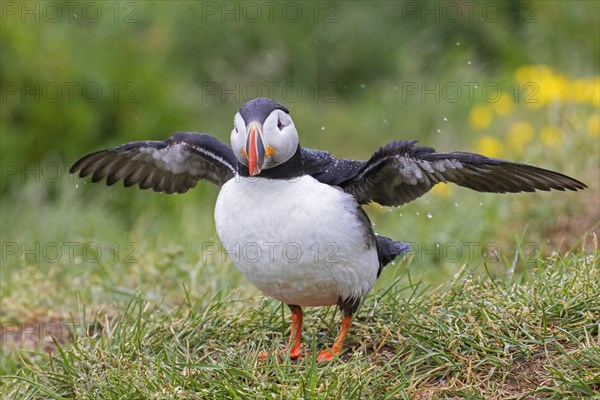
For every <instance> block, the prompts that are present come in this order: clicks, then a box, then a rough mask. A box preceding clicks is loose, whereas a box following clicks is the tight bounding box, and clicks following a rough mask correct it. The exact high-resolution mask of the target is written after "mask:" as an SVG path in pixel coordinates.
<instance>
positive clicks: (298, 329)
mask: <svg viewBox="0 0 600 400" xmlns="http://www.w3.org/2000/svg"><path fill="white" fill-rule="evenodd" d="M289 307H290V310H292V327H291V328H290V342H289V344H288V348H289V352H290V358H291V359H295V358H298V357H300V353H301V352H302V351H301V348H300V347H301V343H302V307H300V306H293V305H291V306H289Z"/></svg>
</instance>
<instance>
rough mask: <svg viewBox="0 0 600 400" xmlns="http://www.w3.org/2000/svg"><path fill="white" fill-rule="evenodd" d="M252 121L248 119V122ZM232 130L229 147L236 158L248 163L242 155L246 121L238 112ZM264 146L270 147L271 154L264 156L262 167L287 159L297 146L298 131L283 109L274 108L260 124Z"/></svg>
mask: <svg viewBox="0 0 600 400" xmlns="http://www.w3.org/2000/svg"><path fill="white" fill-rule="evenodd" d="M250 122H252V121H248V123H250ZM233 124H234V127H233V130H232V131H231V148H232V150H233V154H235V157H236V158H237V160H238V161H239V162H240V163H241V164H243V165H246V166H247V165H248V159H247V158H246V156H244V153H243V150H244V148H245V147H246V136H247V134H248V132H247V129H246V123H245V121H244V119H243V118H242V116H241V115H240V113H239V112H238V113H236V114H235V117H234V120H233ZM262 129H263V138H264V147H265V149H269V148H271V149H272V151H273V154H272V155H270V156H265V165H264V166H263V169H267V168H273V167H275V166H277V165H280V164H283V163H284V162H286V161H287V160H289V159H290V158H291V157H292V156H293V155H294V153H295V152H296V149H297V148H298V143H299V139H298V131H297V130H296V126H295V125H294V121H292V118H291V117H290V115H289V114H287V113H286V112H285V111H283V110H279V109H277V110H274V111H273V112H272V113H271V114H269V116H268V117H267V119H266V120H265V121H264V124H263V125H262Z"/></svg>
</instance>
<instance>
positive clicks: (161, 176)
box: [70, 132, 237, 194]
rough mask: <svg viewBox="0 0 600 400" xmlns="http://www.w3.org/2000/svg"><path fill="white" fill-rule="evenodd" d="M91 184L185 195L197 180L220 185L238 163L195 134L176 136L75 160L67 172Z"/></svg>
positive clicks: (221, 145) (207, 137)
mask: <svg viewBox="0 0 600 400" xmlns="http://www.w3.org/2000/svg"><path fill="white" fill-rule="evenodd" d="M78 171H79V176H80V177H82V178H83V177H85V176H88V175H90V174H91V175H92V178H91V180H92V182H98V181H100V180H102V179H103V178H106V184H107V185H109V186H110V185H113V184H115V183H116V182H117V181H120V180H123V183H124V185H125V187H129V186H132V185H136V184H138V185H139V187H140V188H141V189H150V188H152V189H153V190H154V191H156V192H166V193H169V194H172V193H185V192H187V191H188V190H189V189H191V188H193V187H194V186H196V183H197V182H198V180H200V179H205V180H208V181H210V182H212V183H214V184H216V185H219V186H221V185H223V184H224V183H225V182H227V181H228V180H229V179H231V178H233V176H235V173H236V171H237V160H236V158H235V156H234V154H233V151H232V150H231V147H229V146H228V145H226V144H224V143H221V142H220V141H219V140H217V139H216V138H214V137H212V136H210V135H207V134H203V133H195V132H177V133H176V134H175V135H173V136H171V137H170V138H168V139H166V140H164V141H140V142H131V143H126V144H123V145H121V146H117V147H112V148H110V149H105V150H100V151H97V152H95V153H91V154H88V155H87V156H85V157H83V158H81V159H80V160H78V161H77V162H76V163H75V164H73V166H72V167H71V169H70V172H71V173H76V172H78Z"/></svg>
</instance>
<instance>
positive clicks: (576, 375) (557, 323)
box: [2, 238, 600, 399]
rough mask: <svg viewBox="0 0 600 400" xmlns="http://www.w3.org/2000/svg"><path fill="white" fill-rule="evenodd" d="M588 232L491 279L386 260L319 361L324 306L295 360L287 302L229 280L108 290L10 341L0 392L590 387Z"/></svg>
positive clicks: (282, 395)
mask: <svg viewBox="0 0 600 400" xmlns="http://www.w3.org/2000/svg"><path fill="white" fill-rule="evenodd" d="M592 239H594V243H593V247H594V251H592V252H590V253H588V254H585V253H577V252H574V253H568V254H563V255H561V254H558V253H556V254H554V255H553V256H552V257H550V258H547V259H544V260H540V261H539V262H536V263H531V262H530V263H527V264H525V265H524V266H523V268H525V270H524V271H523V273H521V274H514V275H508V276H504V277H500V278H498V277H492V276H490V275H488V274H486V273H485V270H484V271H483V272H475V271H473V269H472V268H471V267H464V268H462V269H461V270H460V271H459V272H458V273H457V274H456V275H455V276H454V278H453V279H451V280H449V281H448V282H446V283H444V284H442V285H440V286H438V287H435V288H432V287H428V286H427V282H425V281H419V282H416V281H414V280H412V279H411V276H410V272H407V270H406V263H405V262H404V263H399V264H398V265H396V266H392V267H391V269H390V270H391V272H393V273H397V272H398V271H404V272H400V274H399V275H398V276H397V277H396V279H395V280H394V281H392V282H391V283H388V284H386V285H380V286H379V287H378V289H377V290H375V291H374V293H372V294H370V295H369V296H368V297H367V298H366V300H365V302H364V303H363V305H362V306H361V308H360V310H359V311H358V314H357V317H356V319H355V322H354V324H353V327H352V330H351V332H350V335H349V338H348V340H347V346H346V350H345V352H344V353H343V354H342V356H341V359H338V360H335V361H334V362H332V363H331V364H317V363H316V362H315V356H316V354H317V353H318V351H319V350H321V349H322V348H324V347H325V346H327V345H330V344H331V343H332V341H333V339H334V338H335V335H336V333H337V329H338V324H339V320H340V315H339V312H337V311H336V309H335V308H333V307H331V308H321V309H308V312H307V313H306V319H305V327H306V330H305V333H304V351H305V354H304V357H302V358H301V359H300V360H298V361H290V360H289V359H288V358H286V357H285V356H283V355H277V354H280V353H279V351H280V350H281V349H282V348H283V347H284V346H285V344H286V342H287V336H288V332H287V329H288V325H289V321H288V318H289V315H288V314H289V312H288V310H287V308H284V307H282V306H281V305H280V304H279V303H277V302H275V301H273V300H271V299H267V298H265V297H260V296H258V295H257V293H256V292H255V291H254V290H252V289H251V288H249V284H247V283H246V284H242V285H240V287H239V288H237V289H236V288H220V287H218V285H213V284H211V282H205V284H204V285H201V290H200V287H198V285H197V284H196V283H192V286H194V287H196V288H195V289H193V290H191V289H189V288H187V287H186V286H185V285H183V286H181V282H177V283H175V282H166V283H165V286H167V287H168V288H169V289H170V290H169V295H167V296H164V297H162V298H161V297H160V296H156V295H155V294H154V293H152V290H151V289H150V290H145V291H144V292H138V293H126V292H122V291H121V290H120V289H118V288H114V289H113V290H114V294H115V298H116V299H117V300H116V304H113V305H112V306H109V307H107V308H104V309H93V310H90V309H89V308H87V306H83V305H82V306H81V309H80V310H79V311H77V312H74V313H72V316H71V317H70V318H68V319H66V320H63V325H64V326H67V325H69V326H70V325H72V326H74V327H76V328H77V329H70V330H69V333H70V334H72V335H73V336H72V337H70V338H68V340H60V339H59V340H57V341H56V342H55V343H48V342H47V341H48V340H49V339H47V338H45V339H43V340H42V342H45V341H46V343H39V344H38V346H37V348H38V351H37V352H36V351H31V350H29V351H28V350H26V349H23V348H21V349H20V350H10V349H9V346H7V345H6V344H5V346H4V347H5V350H4V352H5V356H6V357H4V358H3V359H4V361H3V362H2V373H3V374H4V377H3V383H2V389H3V393H5V396H6V397H7V398H15V399H32V398H90V399H91V398H115V399H116V398H157V399H158V398H161V399H163V398H198V399H200V398H203V399H204V398H218V399H220V398H240V399H245V398H269V399H289V398H328V399H329V398H332V399H347V398H413V399H420V398H423V399H426V398H485V399H508V398H557V399H559V398H560V399H563V398H569V397H573V398H581V397H592V396H594V395H595V396H597V395H598V393H600V333H599V331H598V328H599V325H600V296H599V295H598V294H599V293H600V254H599V253H598V251H597V243H596V242H595V238H592ZM179 261H180V260H178V258H177V256H176V255H174V254H173V253H169V252H164V253H160V252H159V253H155V254H152V255H149V256H148V257H147V258H145V259H144V260H143V261H142V264H144V265H145V268H146V269H147V270H148V271H151V270H152V269H153V268H158V269H164V270H174V269H180V268H181V264H180V263H179ZM516 262H517V263H519V261H516ZM222 267H223V266H222V265H220V266H215V268H222ZM505 267H506V269H507V270H509V271H510V270H514V268H513V267H514V266H511V265H506V266H505ZM408 271H410V269H409V270H408ZM215 272H216V271H215V269H212V268H211V267H208V268H206V270H202V271H200V272H199V274H200V275H201V276H204V277H207V276H209V275H211V274H213V273H215ZM15 279H16V281H15V282H14V284H15V285H16V286H18V287H20V286H21V284H22V283H25V282H27V284H29V285H32V286H36V285H38V284H42V283H43V281H48V279H50V280H54V279H56V277H48V276H44V275H43V274H38V276H37V277H36V276H34V275H32V274H31V273H30V272H28V271H21V272H20V273H19V274H17V275H16V276H15ZM20 279H21V280H22V281H20ZM176 287H178V289H176ZM40 344H44V345H45V347H46V351H48V348H51V349H52V350H54V351H53V352H52V355H51V356H48V355H47V354H44V350H42V349H40ZM262 350H268V351H270V354H271V356H269V358H267V360H265V361H261V360H259V359H258V358H257V354H258V353H259V352H260V351H262Z"/></svg>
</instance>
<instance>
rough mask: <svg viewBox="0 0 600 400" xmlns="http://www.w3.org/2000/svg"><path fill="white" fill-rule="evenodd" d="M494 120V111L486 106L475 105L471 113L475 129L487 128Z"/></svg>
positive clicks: (471, 121)
mask: <svg viewBox="0 0 600 400" xmlns="http://www.w3.org/2000/svg"><path fill="white" fill-rule="evenodd" d="M491 122H492V113H491V111H490V109H489V108H488V107H486V106H475V107H473V108H472V109H471V112H470V113H469V123H470V124H471V127H472V128H473V129H485V128H487V127H488V126H489V125H490V123H491Z"/></svg>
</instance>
